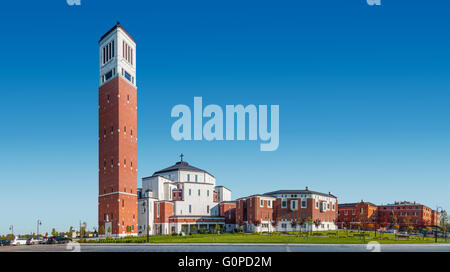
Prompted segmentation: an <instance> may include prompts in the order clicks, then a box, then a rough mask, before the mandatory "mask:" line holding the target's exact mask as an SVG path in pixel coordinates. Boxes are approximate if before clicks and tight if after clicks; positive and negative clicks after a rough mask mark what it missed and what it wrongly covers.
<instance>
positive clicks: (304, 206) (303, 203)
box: [302, 200, 306, 208]
mask: <svg viewBox="0 0 450 272" xmlns="http://www.w3.org/2000/svg"><path fill="white" fill-rule="evenodd" d="M302 208H306V200H302Z"/></svg>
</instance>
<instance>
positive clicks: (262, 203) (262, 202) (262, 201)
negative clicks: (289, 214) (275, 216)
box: [260, 199, 264, 207]
mask: <svg viewBox="0 0 450 272" xmlns="http://www.w3.org/2000/svg"><path fill="white" fill-rule="evenodd" d="M260 202H261V203H260V206H261V207H264V200H262V199H261V201H260Z"/></svg>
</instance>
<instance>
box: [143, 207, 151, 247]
mask: <svg viewBox="0 0 450 272" xmlns="http://www.w3.org/2000/svg"><path fill="white" fill-rule="evenodd" d="M148 202H149V199H146V200H144V202H143V203H142V206H143V207H144V209H145V211H144V212H145V213H146V218H145V221H146V222H145V232H146V235H147V244H148V243H149V239H150V237H149V235H150V234H149V232H148V221H149V213H148V207H149V203H148Z"/></svg>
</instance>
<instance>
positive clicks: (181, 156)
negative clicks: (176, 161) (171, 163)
mask: <svg viewBox="0 0 450 272" xmlns="http://www.w3.org/2000/svg"><path fill="white" fill-rule="evenodd" d="M180 158H181V161H183V158H184V155H183V153H181V155H180Z"/></svg>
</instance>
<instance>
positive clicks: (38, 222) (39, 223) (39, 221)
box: [37, 219, 42, 237]
mask: <svg viewBox="0 0 450 272" xmlns="http://www.w3.org/2000/svg"><path fill="white" fill-rule="evenodd" d="M39 226H42V221H41V220H39V219H38V220H37V236H38V237H39Z"/></svg>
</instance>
